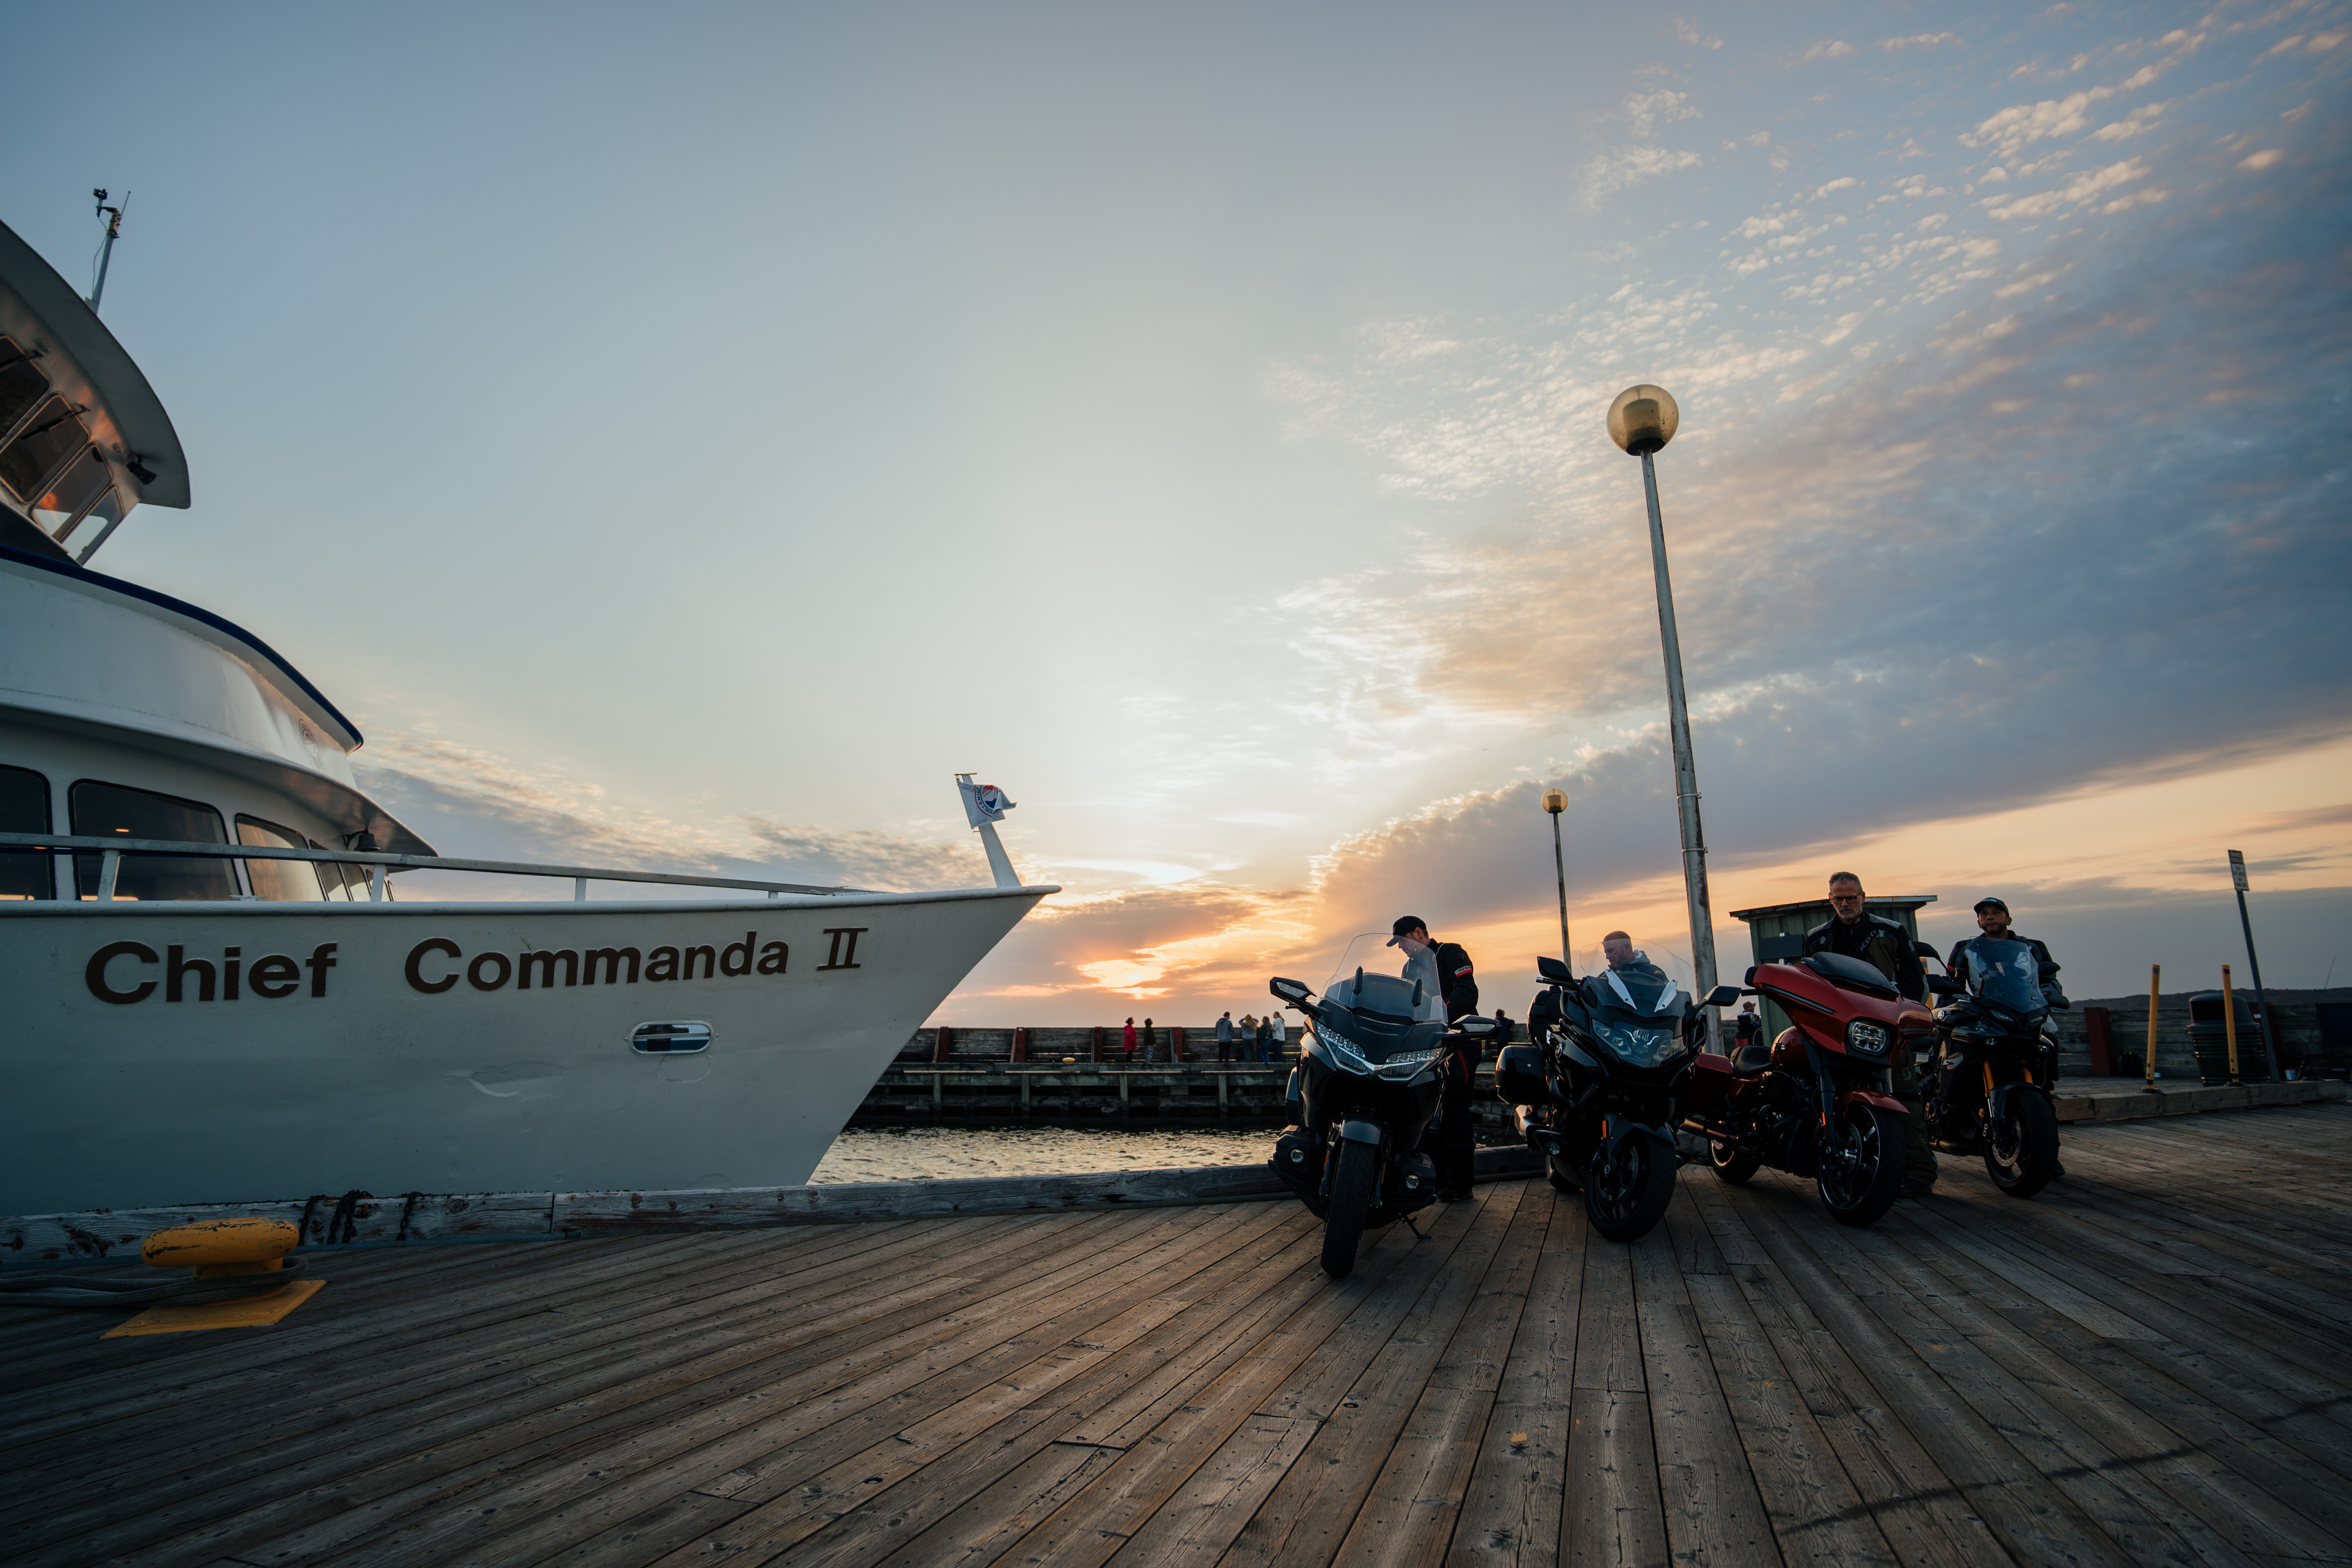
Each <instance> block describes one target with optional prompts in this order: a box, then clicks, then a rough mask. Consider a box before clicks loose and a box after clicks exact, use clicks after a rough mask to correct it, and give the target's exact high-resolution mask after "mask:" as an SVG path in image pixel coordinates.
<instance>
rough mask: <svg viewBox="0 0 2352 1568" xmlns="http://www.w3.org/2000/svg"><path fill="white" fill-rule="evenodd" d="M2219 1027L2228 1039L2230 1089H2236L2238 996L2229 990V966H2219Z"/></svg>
mask: <svg viewBox="0 0 2352 1568" xmlns="http://www.w3.org/2000/svg"><path fill="white" fill-rule="evenodd" d="M2221 1027H2222V1028H2223V1029H2224V1030H2226V1031H2227V1032H2228V1034H2229V1037H2230V1087H2231V1089H2235V1088H2237V1087H2238V994H2237V993H2236V992H2234V991H2232V990H2231V989H2230V966H2229V965H2228V964H2226V963H2225V964H2223V965H2222V966H2221Z"/></svg>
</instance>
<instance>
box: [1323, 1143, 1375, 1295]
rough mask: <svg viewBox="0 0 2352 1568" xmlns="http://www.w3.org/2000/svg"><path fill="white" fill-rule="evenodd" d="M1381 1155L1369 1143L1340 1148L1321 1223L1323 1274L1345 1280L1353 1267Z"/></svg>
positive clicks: (1362, 1235) (1369, 1207) (1362, 1234)
mask: <svg viewBox="0 0 2352 1568" xmlns="http://www.w3.org/2000/svg"><path fill="white" fill-rule="evenodd" d="M1380 1163H1381V1152H1380V1151H1379V1150H1377V1149H1375V1148H1373V1147H1372V1146H1371V1145H1370V1143H1348V1142H1342V1143H1341V1144H1340V1145H1339V1168H1338V1169H1336V1170H1334V1171H1333V1172H1332V1173H1331V1206H1330V1208H1329V1209H1328V1211H1327V1212H1326V1214H1325V1216H1324V1220H1323V1272H1324V1273H1326V1274H1328V1275H1329V1276H1330V1277H1331V1278H1332V1279H1346V1278H1347V1277H1348V1275H1349V1271H1351V1270H1352V1269H1353V1268H1355V1267H1356V1244H1357V1243H1358V1242H1360V1241H1361V1240H1362V1239H1363V1238H1364V1215H1366V1214H1367V1213H1368V1212H1370V1209H1371V1206H1372V1181H1373V1178H1374V1177H1375V1176H1376V1175H1378V1174H1379V1172H1380Z"/></svg>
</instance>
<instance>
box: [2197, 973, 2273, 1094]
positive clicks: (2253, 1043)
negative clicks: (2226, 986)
mask: <svg viewBox="0 0 2352 1568" xmlns="http://www.w3.org/2000/svg"><path fill="white" fill-rule="evenodd" d="M2235 1000H2236V1002H2237V1004H2238V1081H2239V1082H2240V1083H2268V1082H2269V1081H2270V1079H2271V1072H2270V1058H2269V1057H2268V1056H2267V1055H2265V1054H2264V1052H2263V1026H2262V1024H2261V1022H2260V1021H2259V1020H2258V1019H2257V1018H2256V1017H2255V1016H2254V1010H2253V1008H2252V1006H2251V1005H2248V1003H2247V1001H2246V998H2245V996H2244V995H2243V994H2239V995H2238V996H2237V997H2236V998H2235ZM2189 1047H2190V1048H2191V1049H2193V1050H2194V1051H2195V1052H2196V1053H2197V1075H2198V1076H2199V1077H2200V1078H2201V1079H2204V1080H2205V1081H2206V1082H2207V1083H2209V1084H2210V1083H2228V1082H2229V1081H2230V1031H2229V1026H2228V1025H2227V1024H2225V1023H2224V1022H2223V1021H2222V1018H2221V993H2220V992H2219V991H2207V992H2203V993H2201V994H2198V995H2195V996H2191V997H2190V998H2189Z"/></svg>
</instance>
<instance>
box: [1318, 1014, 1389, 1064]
mask: <svg viewBox="0 0 2352 1568" xmlns="http://www.w3.org/2000/svg"><path fill="white" fill-rule="evenodd" d="M1315 1037H1316V1038H1317V1039H1318V1040H1320V1041H1322V1042H1323V1048H1324V1049H1325V1050H1327V1051H1329V1052H1330V1053H1331V1059H1332V1060H1333V1061H1334V1062H1336V1063H1338V1064H1339V1066H1341V1067H1343V1068H1347V1069H1348V1070H1349V1072H1360V1073H1369V1072H1371V1071H1374V1070H1375V1067H1374V1064H1373V1062H1372V1061H1371V1059H1370V1058H1368V1057H1366V1056H1365V1055H1364V1053H1363V1052H1362V1051H1360V1050H1359V1049H1357V1048H1356V1042H1355V1041H1353V1040H1351V1039H1349V1037H1347V1036H1345V1035H1343V1034H1341V1033H1339V1030H1337V1029H1334V1028H1330V1027H1328V1026H1326V1025H1322V1024H1318V1025H1316V1026H1315Z"/></svg>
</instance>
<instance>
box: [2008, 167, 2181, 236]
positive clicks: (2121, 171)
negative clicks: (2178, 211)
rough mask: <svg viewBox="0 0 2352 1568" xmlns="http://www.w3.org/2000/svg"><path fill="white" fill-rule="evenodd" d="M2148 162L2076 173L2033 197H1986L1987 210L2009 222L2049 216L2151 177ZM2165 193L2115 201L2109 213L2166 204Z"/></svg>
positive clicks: (2109, 208)
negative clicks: (2153, 202) (2143, 203)
mask: <svg viewBox="0 0 2352 1568" xmlns="http://www.w3.org/2000/svg"><path fill="white" fill-rule="evenodd" d="M2147 175H2148V169H2147V163H2145V162H2144V161H2143V160H2141V159H2138V158H2126V159H2124V160H2123V161H2122V162H2120V163H2109V164H2108V165H2106V166H2105V168H2101V169H2088V170H2085V171H2084V172H2083V173H2081V174H2076V175H2075V176H2074V178H2073V179H2070V180H2068V181H2067V182H2066V183H2065V184H2063V185H2058V186H2053V188H2051V189H2049V190H2046V191H2037V192H2035V193H2034V194H2033V195H1995V196H1989V197H1987V198H1985V201H1984V204H1983V205H1984V208H1985V210H1986V211H1987V212H1988V213H1990V214H1991V215H1992V216H1994V217H1996V218H1999V219H2001V220H2002V221H2004V222H2006V221H2009V220H2011V219H2013V218H2027V217H2046V216H2049V215H2050V214H2052V213H2053V212H2056V211H2058V210H2059V209H2060V208H2062V207H2070V206H2078V205H2081V204H2083V203H2084V202H2087V201H2090V200H2092V199H2093V198H2094V197H2096V196H2098V195H2103V194H2105V192H2108V191H2111V190H2114V189H2115V188H2116V186H2118V185H2126V184H2131V183H2132V182H2133V181H2135V180H2144V179H2146V178H2147ZM2164 195H2165V193H2163V192H2161V191H2159V192H2157V193H2156V194H2155V195H2152V196H2142V197H2137V198H2135V199H2134V200H2131V201H2128V202H2111V203H2109V204H2108V205H2107V208H2106V210H2107V211H2110V212H2122V211H2126V210H2127V209H2128V208H2129V207H2131V206H2136V205H2140V204H2141V202H2143V201H2151V200H2152V201H2162V200H2163V199H2164Z"/></svg>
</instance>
